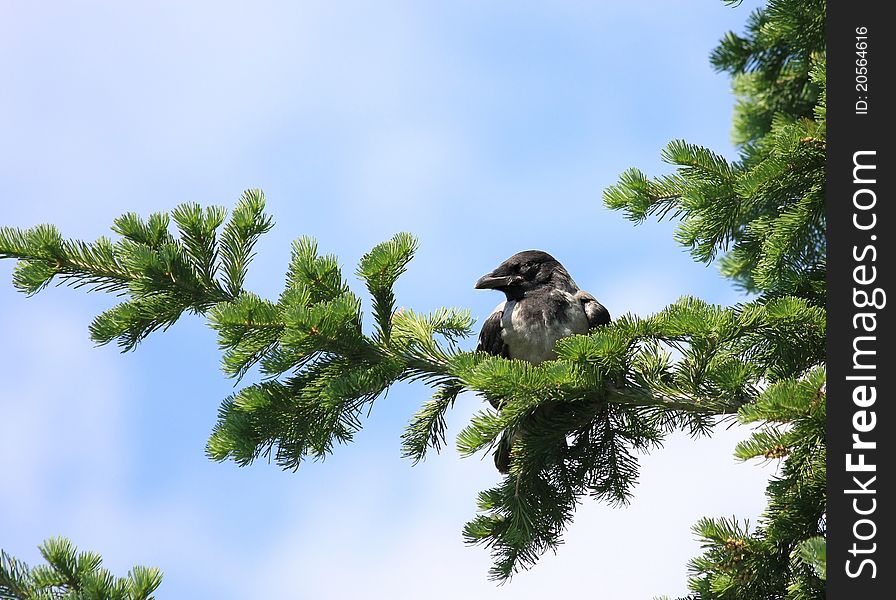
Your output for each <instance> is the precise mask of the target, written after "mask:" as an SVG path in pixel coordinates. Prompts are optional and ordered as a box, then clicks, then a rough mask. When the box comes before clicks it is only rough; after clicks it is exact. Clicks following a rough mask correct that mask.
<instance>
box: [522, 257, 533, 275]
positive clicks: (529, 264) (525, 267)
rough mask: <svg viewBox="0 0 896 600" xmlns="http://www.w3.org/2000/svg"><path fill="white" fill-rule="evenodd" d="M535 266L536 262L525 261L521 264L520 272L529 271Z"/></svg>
mask: <svg viewBox="0 0 896 600" xmlns="http://www.w3.org/2000/svg"><path fill="white" fill-rule="evenodd" d="M534 267H535V263H534V262H532V261H531V260H530V261H529V262H525V263H523V264H522V265H521V266H520V273H528V272H529V271H531V270H532V269H533V268H534Z"/></svg>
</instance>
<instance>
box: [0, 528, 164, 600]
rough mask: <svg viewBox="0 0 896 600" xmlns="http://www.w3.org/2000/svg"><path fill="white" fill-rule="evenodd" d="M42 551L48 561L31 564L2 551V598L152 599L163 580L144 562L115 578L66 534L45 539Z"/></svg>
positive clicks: (0, 566)
mask: <svg viewBox="0 0 896 600" xmlns="http://www.w3.org/2000/svg"><path fill="white" fill-rule="evenodd" d="M40 553H41V555H42V556H43V557H44V559H45V560H46V561H47V564H45V565H38V566H36V567H33V568H32V567H29V566H28V565H26V564H25V563H24V562H22V561H19V560H16V559H15V558H14V557H12V556H10V555H9V554H7V553H6V552H4V551H0V598H4V599H9V600H47V599H50V598H109V599H116V600H150V599H151V598H152V597H153V596H152V594H153V592H155V590H156V589H157V588H158V587H159V585H160V584H161V583H162V574H161V572H160V571H159V570H158V569H156V568H147V567H141V566H136V567H134V568H133V569H131V570H130V571H129V572H128V574H127V576H126V577H120V578H115V577H114V576H113V575H112V574H111V573H110V572H109V571H108V570H106V569H104V568H102V558H101V557H100V556H99V555H98V554H96V553H93V552H78V550H77V548H75V547H74V546H73V545H72V543H71V542H69V541H68V540H67V539H65V538H51V539H49V540H46V541H45V542H44V543H43V544H41V546H40Z"/></svg>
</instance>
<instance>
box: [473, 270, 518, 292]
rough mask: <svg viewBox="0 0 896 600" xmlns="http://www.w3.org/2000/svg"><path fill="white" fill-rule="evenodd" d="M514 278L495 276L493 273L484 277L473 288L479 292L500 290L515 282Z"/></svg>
mask: <svg viewBox="0 0 896 600" xmlns="http://www.w3.org/2000/svg"><path fill="white" fill-rule="evenodd" d="M514 279H515V278H514V277H512V276H510V275H495V274H494V273H493V272H492V273H489V274H488V275H483V276H482V277H480V278H479V281H477V282H476V285H474V286H473V287H474V288H475V289H477V290H500V289H501V288H505V287H507V286H509V285H510V284H511V283H513V282H514Z"/></svg>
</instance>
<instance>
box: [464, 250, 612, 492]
mask: <svg viewBox="0 0 896 600" xmlns="http://www.w3.org/2000/svg"><path fill="white" fill-rule="evenodd" d="M474 288H475V289H478V290H498V291H500V292H503V293H504V296H505V300H504V301H503V302H501V303H500V304H498V306H496V307H495V310H494V311H493V312H492V313H491V315H489V317H488V318H487V319H486V320H485V322H484V323H483V325H482V330H481V331H480V332H479V343H478V345H477V347H476V350H477V351H479V352H485V353H487V354H491V355H494V356H503V357H504V358H510V359H517V360H524V361H527V362H530V363H532V364H540V363H542V362H544V361H547V360H553V359H555V358H557V355H556V353H555V352H554V346H555V345H556V343H557V340H559V339H561V338H564V337H567V336H570V335H575V334H583V333H587V332H588V331H589V330H591V329H593V328H595V327H599V326H602V325H607V324H609V323H610V320H611V319H610V312H609V311H608V310H607V309H606V307H604V305H603V304H601V303H600V302H598V301H597V299H596V298H595V297H594V296H592V295H591V294H589V293H588V292H586V291H584V290H581V289H579V287H578V286H577V285H576V282H575V281H574V280H573V278H572V276H570V274H569V272H568V271H567V270H566V269H565V268H564V267H563V265H562V264H560V262H559V261H558V260H557V259H556V258H554V257H553V256H551V255H550V254H548V253H547V252H544V251H542V250H525V251H523V252H517V253H516V254H514V255H513V256H511V257H510V258H508V259H507V260H505V261H504V262H502V263H501V264H500V265H498V267H497V268H495V269H494V270H493V271H491V272H490V273H488V274H486V275H483V276H482V277H480V278H479V280H478V281H476V284H475V285H474ZM492 404H493V406H494V407H495V408H496V409H499V410H500V405H495V404H496V403H495V402H493V403H492ZM543 408H545V409H547V408H548V407H543ZM533 417H535V415H533ZM522 429H524V427H523V428H522ZM516 435H520V432H519V431H518V432H517V433H516V434H514V435H513V436H508V435H507V433H506V432H505V434H504V435H503V436H502V438H501V441H500V442H499V443H498V449H497V451H496V452H495V466H496V467H497V469H498V471H500V472H501V473H504V474H506V473H509V471H510V448H511V446H512V445H513V442H514V441H515V439H516V437H515V436H516Z"/></svg>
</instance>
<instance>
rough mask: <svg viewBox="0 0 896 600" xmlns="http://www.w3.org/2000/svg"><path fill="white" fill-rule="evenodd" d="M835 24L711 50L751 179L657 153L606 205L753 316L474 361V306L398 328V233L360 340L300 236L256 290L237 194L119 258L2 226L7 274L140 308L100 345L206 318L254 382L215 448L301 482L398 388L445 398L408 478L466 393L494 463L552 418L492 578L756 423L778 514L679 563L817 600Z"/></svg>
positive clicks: (792, 12) (534, 447)
mask: <svg viewBox="0 0 896 600" xmlns="http://www.w3.org/2000/svg"><path fill="white" fill-rule="evenodd" d="M823 25H824V4H823V3H821V2H817V1H813V2H796V1H794V0H788V1H773V2H770V3H769V6H768V7H766V8H765V9H763V10H760V11H757V12H755V13H754V14H753V15H752V16H751V18H750V21H749V24H748V30H747V33H746V35H745V36H744V37H740V36H736V35H734V34H729V35H728V36H726V37H725V38H724V39H723V41H722V43H721V45H720V46H719V48H717V50H716V51H715V52H714V54H713V56H712V62H713V64H714V66H716V68H718V69H720V70H724V71H727V72H729V73H731V74H732V75H733V77H734V88H735V92H736V93H737V94H738V97H739V104H738V107H737V109H736V115H735V141H736V142H737V143H738V144H739V147H740V156H739V158H738V159H737V160H735V161H729V160H727V159H725V158H723V157H722V156H720V155H718V154H716V153H714V152H712V151H711V150H709V149H706V148H703V147H700V146H696V145H693V144H689V143H686V142H684V141H680V140H676V141H673V142H672V143H670V144H669V145H668V147H667V148H666V150H665V151H664V153H663V158H664V159H665V160H666V162H668V163H670V164H671V165H674V167H675V170H674V172H673V173H671V174H669V175H665V176H661V177H657V178H649V177H647V176H646V175H644V174H643V173H641V172H640V171H638V170H635V169H632V170H629V171H627V172H625V173H624V174H623V175H622V176H621V178H620V181H619V183H618V184H617V185H615V186H612V187H610V188H609V189H608V190H607V191H606V192H605V194H604V199H605V203H606V205H607V206H608V207H610V208H613V209H617V210H621V211H623V212H624V213H625V215H626V216H627V217H628V218H630V219H632V220H634V221H636V222H637V221H641V220H644V219H646V218H647V217H650V216H657V217H659V218H663V217H665V216H672V217H674V218H677V219H678V220H679V227H678V230H677V233H676V238H677V240H678V241H679V242H680V243H682V244H683V245H685V246H686V247H688V248H689V249H690V251H691V253H692V255H693V257H694V258H695V260H698V261H701V262H711V261H713V260H718V264H719V265H720V266H721V270H722V273H723V274H724V275H726V276H728V277H730V278H731V279H732V280H733V281H734V282H735V284H736V285H738V286H740V287H741V288H743V289H744V290H746V291H748V292H750V293H752V295H753V296H752V297H753V299H752V300H750V301H748V302H745V303H743V304H740V305H737V306H733V307H722V306H716V305H711V304H707V303H705V302H703V301H701V300H699V299H697V298H691V297H685V298H682V299H680V300H679V301H678V302H676V303H674V304H672V305H670V306H668V307H666V308H665V309H664V310H662V311H660V312H658V313H657V314H654V315H651V316H647V317H638V316H635V315H631V314H626V315H623V316H621V317H619V318H617V319H616V320H615V321H614V322H613V323H612V324H611V325H609V326H607V327H603V328H600V329H599V330H597V331H594V332H592V333H590V334H588V335H582V336H574V337H570V338H565V339H563V340H561V341H560V342H559V343H558V344H557V349H556V350H557V356H558V359H557V360H556V361H550V362H547V363H543V364H540V365H531V364H528V363H524V362H519V361H512V360H507V359H504V358H501V357H495V356H488V355H485V354H482V353H475V352H468V351H463V350H462V349H461V348H460V343H459V342H460V340H462V339H464V338H465V337H467V336H469V335H470V334H471V332H472V326H473V320H472V319H471V317H470V315H469V313H468V312H467V311H463V310H456V309H448V308H444V309H439V310H437V311H435V312H432V313H429V314H423V313H417V312H414V311H412V310H406V309H397V308H396V306H397V300H396V298H395V295H394V292H393V289H394V285H395V282H396V280H397V279H398V277H399V276H401V275H402V274H403V273H404V272H405V270H406V269H407V267H408V264H409V263H410V261H411V260H412V258H413V256H414V252H415V250H416V247H417V241H416V240H415V238H414V237H412V236H411V235H410V234H407V233H399V234H397V235H395V236H394V237H393V238H392V239H391V240H388V241H386V242H384V243H382V244H379V245H377V246H376V247H374V248H373V249H372V250H371V251H370V252H368V253H367V254H366V255H365V256H364V257H362V258H361V260H360V262H359V265H358V267H357V269H356V275H357V276H358V277H359V278H360V279H361V280H362V281H363V282H364V284H365V286H366V289H367V293H368V294H369V295H370V298H371V300H372V311H371V312H372V314H371V315H369V316H368V317H367V318H368V319H369V320H370V323H369V325H370V326H369V327H365V326H364V325H365V324H364V323H363V319H364V318H365V317H364V315H362V313H361V301H360V298H359V297H358V296H356V295H355V294H354V293H353V292H352V291H351V289H350V288H349V286H348V284H347V283H346V281H345V279H344V277H343V275H342V272H341V269H340V267H339V264H338V262H337V259H336V258H335V257H334V256H332V255H321V254H320V253H319V252H318V248H317V244H316V242H315V241H314V240H312V239H310V238H301V239H299V240H297V241H296V242H295V243H294V244H293V251H292V258H291V261H290V265H289V269H288V273H287V277H286V283H285V286H284V289H283V292H282V293H281V294H280V296H279V297H278V298H276V299H265V298H261V297H259V296H257V295H255V294H253V293H252V292H251V291H248V290H246V289H244V281H245V276H246V269H247V268H248V266H249V264H250V262H251V259H252V257H253V248H254V245H255V243H256V240H257V239H258V237H259V236H260V235H262V234H264V233H265V232H266V231H268V230H269V229H270V228H271V226H272V220H271V218H270V217H269V216H268V215H266V214H265V212H264V197H263V195H262V193H261V192H260V191H258V190H249V191H247V192H245V193H244V194H243V196H242V197H241V198H240V200H239V201H238V202H237V204H236V206H235V208H234V209H233V210H232V212H231V215H230V218H229V219H227V218H226V214H225V211H224V210H223V209H221V208H218V207H211V208H202V207H200V206H198V205H195V204H184V205H181V206H179V207H177V208H176V209H175V210H174V211H172V212H171V213H170V214H164V213H159V214H154V215H151V216H150V217H149V218H146V219H142V218H140V217H138V216H137V215H134V214H126V215H123V216H122V217H120V218H118V219H117V220H116V221H115V222H114V225H113V230H114V232H115V233H116V234H118V236H119V238H118V239H117V240H116V241H114V242H113V241H111V240H109V239H105V238H102V239H100V240H97V241H95V242H82V241H70V240H66V239H64V238H63V237H62V236H61V235H60V234H59V232H58V231H57V230H56V229H55V228H54V227H52V226H49V225H42V226H38V227H35V228H32V229H29V230H25V231H21V230H17V229H10V228H2V229H0V257H2V258H13V259H17V261H18V264H17V265H16V269H15V273H14V284H15V286H16V287H17V288H18V289H20V290H22V291H24V292H26V293H28V294H34V293H36V292H38V291H40V290H42V289H44V288H45V287H46V286H47V285H48V284H49V283H50V282H51V281H52V280H53V279H57V280H59V281H61V282H64V283H67V284H69V285H73V286H76V287H82V286H86V287H87V288H88V289H89V290H98V291H107V292H112V293H115V294H118V295H122V296H124V297H126V300H125V301H124V302H122V303H121V304H119V305H117V306H115V307H114V308H112V309H111V310H108V311H106V312H105V313H103V314H101V315H99V316H98V317H97V318H96V319H95V320H94V322H93V323H92V324H91V326H90V335H91V337H92V339H93V340H95V341H96V342H98V343H100V344H106V343H110V342H113V341H115V342H116V343H118V344H119V345H120V346H121V347H122V349H123V350H131V349H133V348H134V347H135V346H136V345H137V344H138V343H139V342H140V341H141V340H142V339H143V338H145V337H146V336H147V335H149V334H150V333H152V332H154V331H157V330H159V329H165V328H167V327H168V326H170V325H171V324H173V323H174V322H175V321H176V320H177V319H178V318H180V316H181V315H182V314H183V313H184V312H189V313H196V314H201V315H204V316H205V317H206V318H207V319H208V321H209V324H210V326H211V327H212V328H214V329H215V331H216V332H217V334H218V344H219V347H220V349H221V351H222V355H223V357H222V368H223V370H224V372H225V373H226V374H227V375H228V376H231V377H234V378H236V379H240V378H242V377H243V376H244V375H246V374H247V373H248V372H249V371H250V370H252V369H257V370H258V372H259V373H260V374H261V376H262V378H261V381H260V382H259V383H256V384H253V385H248V386H246V387H244V388H242V389H240V390H239V391H238V392H237V393H235V394H233V395H232V396H230V397H228V398H227V399H225V400H224V401H223V403H222V405H221V408H220V410H219V415H218V422H217V424H216V426H215V428H214V430H213V432H212V434H211V437H210V439H209V441H208V444H207V453H208V455H209V456H210V457H211V458H213V459H215V460H233V461H236V462H237V463H238V464H240V465H246V464H249V463H252V462H253V461H254V460H256V459H258V458H259V457H266V458H271V459H272V460H274V461H275V462H276V463H277V464H278V465H280V466H281V467H283V468H285V469H296V468H298V467H299V466H300V464H301V462H302V461H303V460H305V459H307V458H320V457H323V456H325V455H327V454H328V453H330V452H332V451H333V449H334V447H335V446H336V445H337V444H338V443H345V442H348V441H350V440H351V439H352V436H353V435H354V434H355V433H356V432H357V431H358V430H359V429H360V427H361V426H362V419H363V417H364V416H365V415H366V414H367V408H369V406H370V404H371V403H372V402H374V401H375V400H376V399H377V398H379V397H380V396H382V395H383V394H384V392H385V391H386V390H387V389H388V388H389V386H391V385H394V384H396V383H397V382H402V381H416V380H420V381H424V382H425V383H427V384H428V385H429V386H431V387H432V388H433V396H432V398H431V399H429V400H428V401H425V402H423V403H422V406H421V408H420V409H419V410H418V412H417V413H416V414H415V415H413V416H412V418H411V420H410V423H409V425H408V427H407V429H406V431H405V433H404V434H403V436H402V449H403V453H404V455H405V456H406V457H408V458H410V459H411V460H412V461H414V462H416V461H420V460H422V459H424V458H425V456H426V453H427V452H428V451H429V450H430V449H435V450H439V449H441V448H442V447H443V446H444V445H445V444H446V439H445V414H446V412H447V411H448V410H449V409H450V408H451V407H452V406H453V405H454V403H455V402H456V401H457V398H458V396H459V395H460V394H461V393H462V392H464V391H470V392H474V393H476V394H478V395H480V396H482V397H483V398H484V399H487V400H491V401H492V403H493V404H498V405H500V406H501V410H500V411H495V410H492V409H491V407H490V406H489V404H488V403H485V402H484V403H483V408H482V410H481V411H480V412H479V413H477V414H476V415H475V416H474V417H473V418H472V420H471V421H470V423H469V424H468V425H467V426H466V427H465V428H464V429H463V430H462V431H461V432H460V434H459V435H458V437H457V440H456V446H457V449H458V451H459V452H460V453H461V454H463V455H465V456H468V455H473V454H476V453H479V452H488V451H491V450H492V449H493V448H494V446H495V444H496V443H497V442H498V440H499V439H500V438H501V435H502V433H503V432H504V431H505V430H507V429H513V428H515V427H518V426H519V425H520V424H521V423H522V422H525V421H526V420H527V418H528V417H529V416H530V415H532V414H533V413H534V412H535V411H536V410H537V409H538V408H539V407H542V406H543V405H545V404H551V405H553V409H552V410H550V411H540V413H541V414H547V415H549V416H547V417H545V418H544V419H541V420H539V421H538V422H537V423H536V424H534V425H533V424H527V435H526V436H522V437H519V438H518V441H517V442H516V443H515V445H514V447H513V449H512V452H513V455H514V460H513V462H512V468H511V472H510V473H509V474H508V475H507V476H506V477H505V478H504V479H503V480H502V481H501V482H500V483H499V484H498V485H497V486H495V487H494V488H491V489H489V490H486V491H484V492H482V493H481V494H480V496H479V501H478V506H479V514H478V515H477V516H475V518H473V519H472V520H471V521H470V522H469V523H468V524H467V526H466V527H465V529H464V535H465V538H466V540H467V541H468V542H469V543H473V544H483V545H485V546H487V547H489V548H490V549H491V552H492V554H493V557H494V565H493V567H492V570H491V576H492V577H493V578H495V579H497V580H502V581H503V580H506V579H508V578H510V577H511V576H512V574H513V573H514V572H516V571H518V570H519V569H522V568H527V567H529V566H531V565H532V564H533V563H534V562H535V561H536V560H537V559H538V558H539V556H540V555H541V554H543V553H544V552H545V551H546V550H553V549H555V548H556V547H557V545H558V544H559V543H560V541H561V536H562V533H563V530H564V528H565V527H566V526H567V524H568V523H569V522H570V520H571V519H572V516H573V513H574V511H575V508H576V506H577V504H578V503H579V502H580V501H581V500H582V499H583V498H584V497H586V496H590V497H593V498H595V499H597V500H600V501H605V502H609V503H613V504H624V503H625V502H627V500H628V499H629V497H630V495H631V489H632V485H633V483H634V481H635V479H636V477H637V473H638V464H637V460H636V458H635V454H636V453H637V452H644V451H649V450H652V449H656V448H658V447H660V446H661V445H662V443H663V439H664V436H665V435H666V434H668V433H670V432H672V431H675V430H685V431H687V432H689V433H690V434H692V435H694V436H697V435H703V434H707V433H710V432H711V428H712V426H713V424H715V423H716V422H718V420H719V419H720V418H726V417H728V418H737V419H739V420H740V421H741V422H743V423H751V424H757V425H758V427H757V429H756V430H755V432H754V434H753V435H752V436H751V437H750V438H749V439H748V440H745V441H744V442H742V443H741V444H740V445H739V446H738V447H737V449H736V456H737V457H738V458H740V459H743V460H747V459H751V458H757V457H758V458H762V459H767V460H781V461H782V467H781V469H780V470H779V473H778V474H777V475H775V476H774V477H773V478H772V480H771V482H770V484H769V488H768V497H769V505H768V509H767V511H766V512H765V514H764V515H763V517H762V519H761V522H760V525H759V526H758V527H755V528H753V529H752V530H751V529H750V528H749V527H748V524H746V523H741V522H739V521H737V520H736V519H704V520H702V521H700V522H699V523H698V524H697V525H696V526H695V532H696V533H697V534H698V535H699V536H700V538H701V539H702V540H703V542H704V547H705V549H706V550H705V552H704V554H703V555H701V556H700V557H697V558H695V559H694V560H692V561H691V563H690V565H689V567H690V570H691V579H690V582H689V585H690V588H691V589H692V590H693V592H694V594H695V597H698V598H705V599H710V598H726V599H727V598H781V597H787V598H817V597H821V596H822V595H823V593H824V530H825V522H824V511H825V474H824V468H825V465H824V456H825V445H824V418H825V371H824V361H825V354H824V352H825V310H824V298H825V287H824V286H825V258H824V257H825V238H824V228H825V223H824V160H825V142H824V139H825V138H824V136H825V121H824V117H825V113H824V106H825V104H824V101H825V99H824V81H825V78H824V55H823V52H824V37H823V36H824V28H823ZM797 34H798V35H797ZM172 221H173V226H172ZM172 231H174V233H172ZM365 331H369V332H370V333H365ZM530 420H531V419H530ZM563 439H565V440H567V441H568V443H567V444H558V443H557V442H558V440H563Z"/></svg>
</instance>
